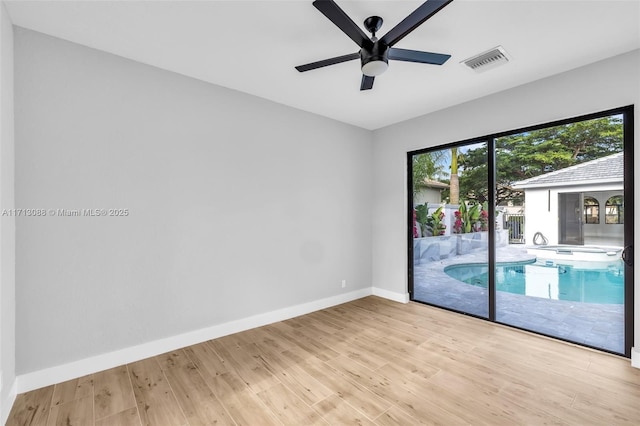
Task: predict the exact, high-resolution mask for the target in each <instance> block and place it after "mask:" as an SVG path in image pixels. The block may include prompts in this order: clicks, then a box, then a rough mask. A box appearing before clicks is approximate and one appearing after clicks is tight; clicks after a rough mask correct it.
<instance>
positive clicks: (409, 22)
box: [380, 0, 453, 46]
mask: <svg viewBox="0 0 640 426" xmlns="http://www.w3.org/2000/svg"><path fill="white" fill-rule="evenodd" d="M452 1H453V0H427V1H426V2H424V3H423V4H422V6H420V7H418V8H417V9H416V10H414V11H413V12H411V14H410V15H409V16H407V17H406V18H404V19H403V20H402V22H400V23H399V24H398V25H396V26H395V27H393V28H391V29H390V30H389V32H388V33H386V34H385V35H384V36H383V37H382V38H381V39H380V41H381V42H383V43H384V44H386V45H387V46H393V45H394V44H396V43H397V42H399V41H400V40H402V39H403V38H405V36H407V35H408V34H409V33H410V32H411V31H413V30H415V29H416V28H418V27H419V26H420V24H422V23H423V22H424V21H426V20H427V19H429V18H431V17H432V16H433V15H435V14H436V13H438V11H440V9H442V8H443V7H445V6H446V5H448V4H449V3H451V2H452Z"/></svg>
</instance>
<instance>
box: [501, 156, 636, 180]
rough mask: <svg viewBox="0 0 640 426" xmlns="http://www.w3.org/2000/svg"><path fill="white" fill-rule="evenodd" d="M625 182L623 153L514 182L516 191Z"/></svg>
mask: <svg viewBox="0 0 640 426" xmlns="http://www.w3.org/2000/svg"><path fill="white" fill-rule="evenodd" d="M623 181H624V155H623V153H622V152H618V153H617V154H613V155H609V156H606V157H602V158H598V159H596V160H591V161H586V162H584V163H580V164H576V165H575V166H571V167H567V168H564V169H560V170H556V171H553V172H550V173H545V174H543V175H540V176H536V177H532V178H530V179H525V180H521V181H518V182H514V184H513V187H514V188H516V189H526V188H537V187H548V186H569V185H572V186H574V185H593V184H595V183H618V182H619V183H622V182H623Z"/></svg>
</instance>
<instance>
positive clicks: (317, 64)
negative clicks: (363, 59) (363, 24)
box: [296, 53, 360, 72]
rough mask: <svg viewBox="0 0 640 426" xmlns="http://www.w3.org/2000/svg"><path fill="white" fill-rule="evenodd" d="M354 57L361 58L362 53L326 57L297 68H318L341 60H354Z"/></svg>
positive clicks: (302, 69) (303, 70)
mask: <svg viewBox="0 0 640 426" xmlns="http://www.w3.org/2000/svg"><path fill="white" fill-rule="evenodd" d="M354 59H360V53H350V54H348V55H342V56H336V57H335V58H329V59H324V60H322V61H318V62H311V63H310V64H305V65H298V66H297V67H296V69H297V70H298V71H300V72H305V71H311V70H315V69H317V68H322V67H326V66H329V65H335V64H339V63H341V62H347V61H352V60H354Z"/></svg>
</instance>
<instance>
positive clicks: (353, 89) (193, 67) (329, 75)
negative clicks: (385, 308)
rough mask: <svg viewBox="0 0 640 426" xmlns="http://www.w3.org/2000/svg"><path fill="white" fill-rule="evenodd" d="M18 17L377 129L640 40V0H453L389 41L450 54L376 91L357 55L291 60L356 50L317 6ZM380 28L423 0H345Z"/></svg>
mask: <svg viewBox="0 0 640 426" xmlns="http://www.w3.org/2000/svg"><path fill="white" fill-rule="evenodd" d="M5 3H6V5H7V9H8V11H9V15H10V16H11V19H12V21H13V23H14V24H15V25H18V26H21V27H25V28H29V29H32V30H35V31H40V32H42V33H45V34H50V35H52V36H55V37H59V38H62V39H65V40H69V41H72V42H75V43H79V44H83V45H86V46H89V47H93V48H96V49H100V50H104V51H106V52H110V53H114V54H116V55H120V56H123V57H126V58H130V59H133V60H136V61H139V62H142V63H146V64H149V65H154V66H156V67H160V68H164V69H167V70H170V71H174V72H177V73H180V74H183V75H187V76H190V77H195V78H197V79H200V80H204V81H208V82H211V83H215V84H218V85H221V86H225V87H229V88H232V89H236V90H239V91H242V92H246V93H250V94H253V95H256V96H260V97H263V98H266V99H270V100H273V101H275V102H279V103H282V104H285V105H289V106H292V107H295V108H299V109H302V110H305V111H310V112H313V113H316V114H320V115H323V116H327V117H331V118H334V119H336V120H340V121H343V122H346V123H350V124H354V125H356V126H360V127H363V128H366V129H377V128H380V127H384V126H387V125H390V124H393V123H396V122H399V121H403V120H406V119H409V118H412V117H416V116H419V115H422V114H426V113H429V112H432V111H436V110H439V109H442V108H446V107H449V106H452V105H455V104H459V103H462V102H466V101H469V100H472V99H475V98H479V97H482V96H486V95H488V94H490V93H494V92H498V91H501V90H505V89H508V88H510V87H514V86H518V85H521V84H524V83H527V82H530V81H533V80H537V79H540V78H544V77H546V76H549V75H553V74H556V73H559V72H563V71H567V70H570V69H572V68H576V67H579V66H582V65H586V64H589V63H592V62H595V61H598V60H601V59H605V58H608V57H611V56H615V55H618V54H621V53H624V52H628V51H631V50H634V49H638V48H640V0H624V1H612V0H606V1H595V0H567V1H555V0H554V1H551V0H547V1H545V0H532V1H527V0H498V1H496V0H493V1H489V0H454V1H453V3H451V4H449V5H448V6H447V7H445V8H444V9H442V10H441V11H440V12H438V13H437V14H436V15H435V16H433V17H432V18H431V19H429V20H428V21H426V22H425V23H424V24H422V26H420V27H419V28H418V29H416V30H415V31H414V32H413V33H411V34H410V35H409V36H407V37H406V38H404V39H403V40H402V41H400V42H399V43H398V44H397V45H396V47H400V48H405V49H415V50H425V51H431V52H438V53H448V54H451V55H452V58H451V59H450V60H449V61H448V62H447V63H445V64H444V65H443V66H433V65H424V64H413V63H405V62H399V61H391V62H390V66H389V69H388V71H387V72H386V73H385V74H383V75H381V76H379V77H377V78H376V81H375V85H374V88H373V90H370V91H363V92H361V91H360V90H359V88H360V79H361V72H360V64H359V61H350V62H345V63H342V64H338V65H334V66H330V67H325V68H322V69H318V70H314V71H309V72H306V73H299V72H297V71H296V70H295V69H294V66H295V65H301V64H305V63H308V62H313V61H316V60H321V59H326V58H329V57H333V56H339V55H343V54H347V53H353V52H357V51H358V49H359V48H358V47H357V45H356V44H355V43H354V42H353V41H352V40H351V39H349V38H348V37H347V36H346V35H344V34H343V33H342V32H341V31H340V30H339V29H338V28H337V27H335V26H334V25H333V24H332V23H331V22H330V21H329V20H328V19H327V18H326V17H324V15H322V14H321V13H320V12H319V11H317V10H316V9H315V8H314V7H313V6H312V4H311V3H312V1H311V0H288V1H270V0H261V1H238V0H235V1H195V2H194V1H183V0H181V1H94V0H86V1H42V2H40V1H31V0H22V1H5ZM337 3H338V5H339V6H340V7H341V8H342V9H343V10H344V11H345V12H346V13H347V14H348V15H349V16H350V17H351V18H352V19H353V20H354V21H355V22H356V23H358V24H361V23H362V21H364V19H365V18H366V17H368V16H370V15H379V16H382V17H383V18H384V25H383V27H382V29H381V30H380V32H379V35H384V34H385V33H386V32H387V31H388V30H390V29H391V28H392V27H393V26H395V25H396V24H397V23H398V22H400V21H401V20H402V19H403V18H404V17H405V16H406V15H408V14H409V13H411V12H412V11H413V10H415V9H416V8H417V7H418V6H419V5H420V4H421V3H422V1H409V0H407V1H399V0H395V1H376V0H369V1H349V0H337ZM498 45H502V46H503V47H504V48H505V49H506V50H507V52H508V53H509V55H510V56H511V61H510V62H509V63H508V64H505V65H503V66H501V67H498V68H495V69H493V70H489V71H486V72H484V73H475V72H473V71H471V70H469V69H467V68H466V67H463V66H462V65H461V64H460V62H461V61H462V60H464V59H467V58H468V57H470V56H473V55H475V54H478V53H481V52H483V51H486V50H488V49H491V48H493V47H495V46H498Z"/></svg>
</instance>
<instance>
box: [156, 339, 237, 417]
mask: <svg viewBox="0 0 640 426" xmlns="http://www.w3.org/2000/svg"><path fill="white" fill-rule="evenodd" d="M157 359H158V361H159V362H160V366H161V367H162V369H163V371H164V373H165V376H166V377H167V380H168V381H169V384H170V385H171V389H172V390H173V393H174V395H175V396H176V399H177V401H178V404H179V405H180V408H182V412H183V413H184V415H185V416H186V418H187V420H188V421H189V424H190V425H192V426H193V425H208V424H216V425H233V424H235V423H234V422H233V420H231V417H230V416H229V414H228V413H227V411H226V410H225V408H224V407H223V405H222V404H221V403H220V401H219V400H218V398H216V396H215V395H214V394H213V391H211V389H210V388H209V387H208V386H207V384H206V383H205V381H204V379H203V378H202V376H201V375H200V373H199V372H198V369H197V367H196V365H195V364H194V363H193V362H192V361H191V360H190V359H189V358H188V357H187V356H186V354H185V353H184V352H183V351H175V352H171V353H168V354H164V355H160V356H158V357H157Z"/></svg>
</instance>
